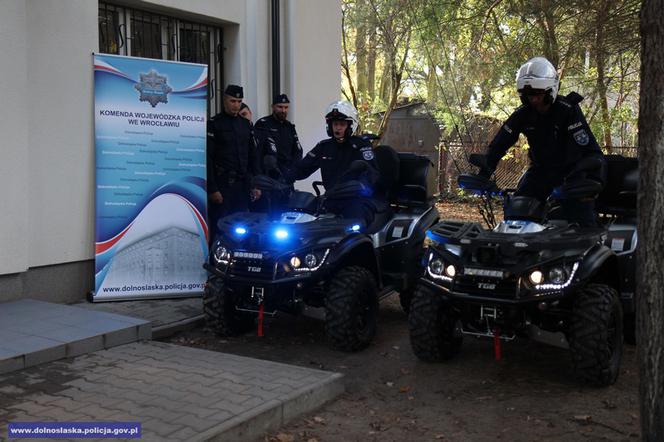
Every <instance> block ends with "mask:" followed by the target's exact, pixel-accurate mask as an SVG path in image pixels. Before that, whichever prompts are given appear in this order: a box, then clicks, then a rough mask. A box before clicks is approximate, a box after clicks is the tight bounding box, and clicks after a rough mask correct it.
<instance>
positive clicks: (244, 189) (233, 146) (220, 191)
mask: <svg viewBox="0 0 664 442" xmlns="http://www.w3.org/2000/svg"><path fill="white" fill-rule="evenodd" d="M242 98H243V91H242V88H241V87H240V86H236V85H233V84H230V85H228V86H227V87H226V90H225V91H224V98H223V100H224V110H223V111H222V112H220V113H219V114H217V115H215V116H214V117H213V118H212V119H210V121H208V147H207V168H208V169H207V180H208V181H207V187H208V188H207V192H208V200H209V202H210V204H209V212H210V213H209V219H210V226H211V232H212V235H211V239H214V237H215V236H216V235H217V234H218V233H219V232H218V230H217V229H218V226H217V222H218V221H219V219H220V218H222V217H224V216H226V215H229V214H231V213H235V212H242V211H248V210H249V201H250V200H256V199H258V198H260V196H261V192H260V190H258V189H251V190H250V188H249V187H250V182H251V177H252V176H253V175H256V174H258V173H260V165H259V158H258V149H257V147H256V142H255V139H254V134H253V131H252V129H251V123H250V122H249V121H248V120H246V119H245V118H242V117H241V116H239V114H238V113H239V111H240V106H241V105H242Z"/></svg>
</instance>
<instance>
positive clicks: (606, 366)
mask: <svg viewBox="0 0 664 442" xmlns="http://www.w3.org/2000/svg"><path fill="white" fill-rule="evenodd" d="M568 340H569V347H570V351H571V354H572V364H573V366H574V372H575V373H576V375H577V377H579V378H580V379H581V380H583V381H585V382H588V383H590V384H593V385H597V386H606V385H611V384H613V383H614V382H615V381H616V379H617V378H618V374H619V372H620V362H621V359H622V345H623V322H622V306H621V304H620V298H619V296H618V292H616V291H615V290H614V289H613V288H612V287H609V286H607V285H604V284H589V285H588V286H586V287H585V288H584V289H583V290H581V291H579V293H577V295H576V299H575V301H574V311H573V312H572V324H571V327H570V331H569V336H568Z"/></svg>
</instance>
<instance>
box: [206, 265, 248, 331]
mask: <svg viewBox="0 0 664 442" xmlns="http://www.w3.org/2000/svg"><path fill="white" fill-rule="evenodd" d="M235 305H236V304H235V296H234V293H233V292H232V291H231V290H230V289H228V288H227V287H226V286H225V284H224V283H223V281H222V280H221V278H217V277H215V278H211V279H210V280H209V281H208V283H207V284H206V285H205V290H204V291H203V313H204V315H205V322H206V324H207V326H208V327H210V328H211V329H212V330H213V331H214V332H215V333H216V334H218V335H219V336H237V335H240V334H242V333H246V332H248V331H249V330H251V329H252V328H253V326H254V315H252V314H251V313H246V312H240V311H238V310H237V309H236V308H235Z"/></svg>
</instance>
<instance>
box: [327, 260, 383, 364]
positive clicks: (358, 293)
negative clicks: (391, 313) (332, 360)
mask: <svg viewBox="0 0 664 442" xmlns="http://www.w3.org/2000/svg"><path fill="white" fill-rule="evenodd" d="M377 316H378V297H377V293H376V282H375V280H374V276H373V274H372V273H371V272H370V271H369V270H367V269H365V268H364V267H359V266H350V267H345V268H342V269H341V270H339V272H337V274H336V275H335V276H334V278H332V280H331V281H330V285H329V288H328V292H327V295H326V296H325V334H326V335H327V338H328V340H329V342H330V344H331V345H332V347H334V348H336V349H338V350H343V351H357V350H360V349H362V348H364V347H366V346H368V345H369V344H370V343H371V340H372V339H373V337H374V336H375V334H376V317H377Z"/></svg>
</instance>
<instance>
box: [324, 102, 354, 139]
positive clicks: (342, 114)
mask: <svg viewBox="0 0 664 442" xmlns="http://www.w3.org/2000/svg"><path fill="white" fill-rule="evenodd" d="M333 121H348V122H349V123H350V124H349V125H348V128H347V129H346V134H345V136H344V138H348V137H350V136H351V135H353V133H355V130H356V129H357V126H358V124H359V120H358V118H357V109H355V106H353V105H352V104H351V103H350V102H349V101H345V100H339V101H334V102H332V103H330V104H329V106H327V109H326V110H325V123H326V125H327V135H328V136H330V137H331V136H333V134H332V122H333Z"/></svg>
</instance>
